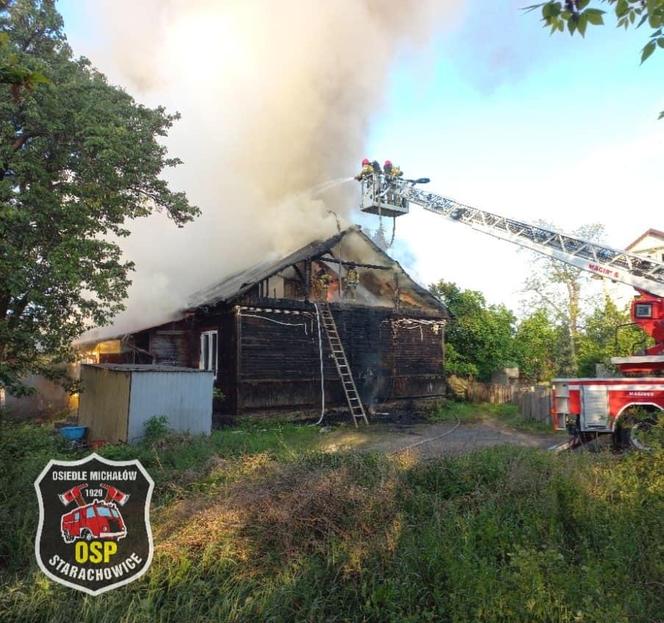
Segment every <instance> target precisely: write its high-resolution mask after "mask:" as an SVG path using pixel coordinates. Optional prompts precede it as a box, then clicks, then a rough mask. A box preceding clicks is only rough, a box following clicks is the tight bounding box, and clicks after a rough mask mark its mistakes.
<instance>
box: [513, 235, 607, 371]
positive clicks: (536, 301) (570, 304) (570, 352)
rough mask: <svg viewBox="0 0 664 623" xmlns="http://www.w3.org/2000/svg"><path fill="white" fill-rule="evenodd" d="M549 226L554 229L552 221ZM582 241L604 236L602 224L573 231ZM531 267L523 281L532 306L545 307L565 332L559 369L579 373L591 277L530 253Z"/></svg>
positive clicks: (586, 273)
mask: <svg viewBox="0 0 664 623" xmlns="http://www.w3.org/2000/svg"><path fill="white" fill-rule="evenodd" d="M541 224H542V226H543V227H545V228H546V229H551V230H555V227H554V226H553V225H551V224H549V223H541ZM573 235H574V236H576V237H577V238H580V239H581V240H589V241H591V242H599V241H600V240H601V239H602V238H603V236H604V226H603V225H601V224H590V225H583V226H581V227H579V228H578V229H577V230H575V231H574V232H573ZM529 255H530V256H531V261H530V266H531V267H532V270H531V272H530V275H529V276H528V277H527V279H526V282H525V284H524V292H525V293H526V294H527V296H528V300H529V301H530V306H531V307H533V308H536V309H537V308H539V307H542V306H543V307H544V308H546V309H548V310H549V312H550V313H552V314H553V317H554V320H555V322H556V323H557V324H558V325H559V327H560V328H565V331H562V332H560V349H559V353H558V354H559V361H560V366H559V370H560V372H561V373H562V374H577V371H578V360H577V341H578V339H579V326H580V323H581V319H582V316H583V313H584V307H586V306H587V305H588V304H589V301H588V299H587V289H588V286H589V284H590V280H591V278H592V276H591V275H590V273H588V272H586V271H584V270H581V269H580V268H576V267H574V266H571V265H569V264H566V263H564V262H561V261H560V260H557V259H555V258H552V257H549V256H547V255H542V254H540V253H536V252H534V251H533V252H529Z"/></svg>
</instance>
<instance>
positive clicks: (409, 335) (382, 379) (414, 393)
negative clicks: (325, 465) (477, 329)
mask: <svg viewBox="0 0 664 623" xmlns="http://www.w3.org/2000/svg"><path fill="white" fill-rule="evenodd" d="M321 308H324V309H327V310H328V311H329V312H331V315H332V317H333V324H334V325H335V327H334V328H335V329H336V333H337V334H338V338H339V341H340V343H341V344H340V345H338V344H337V345H335V342H334V339H333V340H332V341H330V339H329V335H328V330H327V329H326V327H325V324H324V323H323V322H321ZM447 320H448V312H447V310H446V309H445V307H444V305H443V304H442V303H441V302H440V301H439V300H438V299H436V298H435V297H434V296H433V295H432V294H431V293H429V292H428V291H427V290H426V289H425V288H423V287H421V286H420V285H418V284H417V283H416V282H415V281H414V280H413V279H412V278H411V277H409V276H408V274H407V273H406V272H405V271H404V270H403V269H402V268H401V266H400V265H399V264H398V263H397V262H396V261H394V260H393V259H392V258H390V257H389V256H388V255H387V254H386V253H385V252H383V251H382V250H381V249H380V248H379V247H378V246H376V245H375V244H374V243H373V242H372V240H371V239H370V238H369V237H368V236H366V235H365V234H364V233H363V232H362V231H361V230H360V228H358V227H351V228H349V229H346V230H344V231H341V232H339V233H338V234H337V235H335V236H333V237H331V238H329V239H327V240H322V241H315V242H312V243H310V244H308V245H307V246H305V247H303V248H301V249H299V250H298V251H296V252H294V253H292V254H291V255H289V256H287V257H284V258H282V259H280V260H278V261H265V262H262V263H260V264H258V265H256V266H253V267H251V268H249V269H247V270H245V271H242V272H240V273H238V274H235V275H233V276H231V277H229V278H227V279H224V280H222V281H220V282H219V283H216V284H214V285H212V286H211V287H209V288H207V289H205V290H203V291H200V292H198V293H196V294H195V295H193V296H192V297H191V300H190V303H189V305H188V306H187V308H186V309H183V310H182V311H181V313H180V314H179V315H178V317H177V318H176V319H175V320H173V321H171V322H169V323H167V324H163V325H160V326H155V327H145V328H140V329H137V330H136V331H134V332H132V333H130V334H127V335H121V336H117V335H115V336H109V337H108V338H106V339H104V340H99V341H97V342H95V343H88V344H86V345H85V346H86V351H87V352H88V355H89V356H90V358H91V359H90V360H91V361H95V362H97V363H132V364H156V365H173V366H184V367H196V368H200V369H206V370H211V371H212V372H214V375H215V386H216V388H217V389H218V390H219V391H220V392H221V395H222V396H223V398H222V399H221V400H220V401H219V407H218V408H219V409H220V411H221V412H222V413H226V414H232V415H240V414H247V413H261V412H274V411H279V410H291V411H292V410H294V409H295V410H301V411H307V410H315V409H317V408H319V407H320V405H321V403H322V402H323V400H324V404H325V405H327V407H343V406H345V405H346V404H347V403H348V402H349V397H348V393H347V392H345V390H344V382H345V381H344V376H343V374H342V372H343V365H344V364H343V363H341V364H340V363H339V357H338V355H337V351H339V352H341V351H343V356H344V361H345V362H346V363H347V365H348V366H349V367H350V370H349V373H350V374H351V375H352V381H351V382H352V383H353V384H354V386H355V388H356V391H357V393H358V394H359V397H360V399H361V401H362V404H363V405H364V406H365V407H366V408H367V409H368V411H369V412H371V410H372V408H374V407H375V406H376V405H377V404H379V403H384V402H391V401H396V400H404V399H409V400H412V399H423V398H432V397H437V396H441V395H443V393H444V377H443V353H444V328H445V323H446V321H447ZM339 366H341V368H340V367H339ZM348 384H349V383H348V382H346V385H348Z"/></svg>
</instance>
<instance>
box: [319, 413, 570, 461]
mask: <svg viewBox="0 0 664 623" xmlns="http://www.w3.org/2000/svg"><path fill="white" fill-rule="evenodd" d="M322 434H329V436H330V438H329V441H328V442H327V443H325V442H324V444H323V447H324V448H325V449H328V450H330V451H336V450H342V449H356V450H363V451H376V450H378V451H382V452H386V453H393V452H399V451H403V450H405V449H406V448H409V449H411V450H412V451H413V452H416V453H417V454H419V455H420V456H421V457H423V458H434V457H439V456H452V455H456V454H462V453H464V452H470V451H472V450H478V449H480V448H487V447H490V446H497V445H503V444H509V445H515V446H527V447H530V448H545V449H546V448H549V447H551V446H553V445H555V444H557V443H560V442H561V441H564V438H563V437H564V436H561V435H558V434H555V433H525V432H521V431H517V430H514V429H512V428H508V427H507V426H503V425H501V424H499V423H497V422H493V421H487V420H484V421H481V422H470V423H461V424H458V425H457V424H456V423H455V422H444V423H440V424H414V425H408V426H401V425H389V424H374V425H372V426H370V427H369V428H368V429H359V430H349V431H334V432H331V433H322Z"/></svg>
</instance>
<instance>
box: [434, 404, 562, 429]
mask: <svg viewBox="0 0 664 623" xmlns="http://www.w3.org/2000/svg"><path fill="white" fill-rule="evenodd" d="M427 419H428V420H429V421H431V422H446V421H456V420H457V419H458V420H460V421H461V422H481V421H487V420H488V421H493V422H497V423H499V424H503V425H505V426H509V427H510V428H514V429H516V430H520V431H524V432H528V433H551V432H552V430H551V424H550V422H537V421H535V420H525V419H523V418H522V417H521V415H520V414H519V407H518V406H517V405H513V404H495V405H494V404H488V403H486V404H471V403H469V402H455V401H448V402H446V403H445V405H444V406H443V407H441V408H440V409H438V410H437V411H435V412H433V413H431V414H430V415H429V416H428V417H427Z"/></svg>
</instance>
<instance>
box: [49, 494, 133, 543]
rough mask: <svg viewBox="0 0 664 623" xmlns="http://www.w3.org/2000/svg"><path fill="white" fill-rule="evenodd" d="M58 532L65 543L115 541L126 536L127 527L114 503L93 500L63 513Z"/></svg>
mask: <svg viewBox="0 0 664 623" xmlns="http://www.w3.org/2000/svg"><path fill="white" fill-rule="evenodd" d="M60 532H61V533H62V538H63V539H64V540H65V542H66V543H73V542H74V541H76V540H77V539H85V540H86V541H92V540H93V539H115V540H117V539H122V538H124V537H125V536H127V527H126V526H125V523H124V519H122V515H121V514H120V511H119V510H118V508H117V506H116V505H115V504H114V503H108V502H102V501H98V500H95V501H94V502H92V504H86V505H85V506H79V507H78V508H76V509H74V510H73V511H70V512H68V513H65V514H64V515H63V516H62V518H61V520H60Z"/></svg>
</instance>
